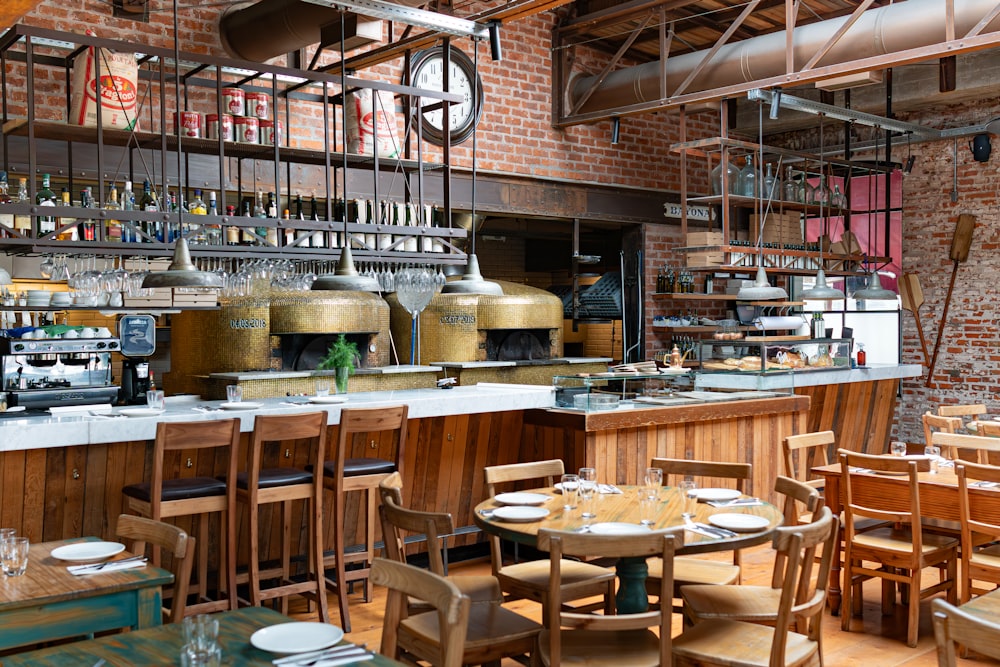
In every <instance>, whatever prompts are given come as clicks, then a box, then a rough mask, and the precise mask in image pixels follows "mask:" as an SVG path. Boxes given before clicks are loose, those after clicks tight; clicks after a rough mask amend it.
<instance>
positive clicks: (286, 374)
mask: <svg viewBox="0 0 1000 667" xmlns="http://www.w3.org/2000/svg"><path fill="white" fill-rule="evenodd" d="M440 370H441V368H440V367H439V366H412V365H409V364H401V365H399V366H378V367H375V368H356V369H355V370H354V374H355V375H389V374H395V373H437V372H438V371H440ZM321 375H333V371H238V372H232V373H209V374H208V375H206V376H204V377H209V378H212V379H213V380H230V381H233V382H245V381H248V380H278V379H284V378H307V377H317V376H321Z"/></svg>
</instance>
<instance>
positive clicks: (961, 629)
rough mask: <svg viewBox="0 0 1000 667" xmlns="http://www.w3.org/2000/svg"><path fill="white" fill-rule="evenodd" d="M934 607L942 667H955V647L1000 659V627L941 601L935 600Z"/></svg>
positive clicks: (935, 630) (939, 599) (939, 657)
mask: <svg viewBox="0 0 1000 667" xmlns="http://www.w3.org/2000/svg"><path fill="white" fill-rule="evenodd" d="M932 605H933V606H932V607H931V609H932V617H933V621H934V639H935V641H936V642H937V647H938V665H939V667H956V665H957V664H958V662H957V656H956V653H957V650H956V649H957V646H956V644H960V645H962V646H965V647H967V648H971V649H972V650H973V651H975V652H976V653H982V654H983V655H986V656H989V657H991V658H1000V624H997V623H993V622H991V621H989V620H987V619H986V618H983V617H981V616H977V615H974V614H971V613H969V612H967V611H965V610H964V609H962V608H959V607H955V606H954V605H950V604H948V602H947V601H946V600H943V599H941V598H937V599H935V600H933V601H932Z"/></svg>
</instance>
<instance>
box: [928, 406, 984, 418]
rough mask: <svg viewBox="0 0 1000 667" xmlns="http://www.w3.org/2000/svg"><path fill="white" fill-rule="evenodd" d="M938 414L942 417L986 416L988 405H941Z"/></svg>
mask: <svg viewBox="0 0 1000 667" xmlns="http://www.w3.org/2000/svg"><path fill="white" fill-rule="evenodd" d="M938 414H939V415H940V416H942V417H973V416H976V415H985V414H986V405H985V404H983V403H970V404H967V405H939V406H938Z"/></svg>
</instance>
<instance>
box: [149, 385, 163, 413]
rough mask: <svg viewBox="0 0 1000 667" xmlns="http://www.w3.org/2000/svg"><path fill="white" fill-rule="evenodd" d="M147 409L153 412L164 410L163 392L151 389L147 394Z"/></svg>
mask: <svg viewBox="0 0 1000 667" xmlns="http://www.w3.org/2000/svg"><path fill="white" fill-rule="evenodd" d="M146 407H148V408H150V409H152V410H162V409H163V390H162V389H150V390H149V391H147V392H146Z"/></svg>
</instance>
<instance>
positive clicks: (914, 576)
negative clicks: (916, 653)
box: [906, 567, 921, 648]
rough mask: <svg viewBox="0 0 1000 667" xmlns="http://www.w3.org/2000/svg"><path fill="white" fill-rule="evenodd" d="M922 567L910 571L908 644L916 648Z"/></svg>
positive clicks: (907, 623)
mask: <svg viewBox="0 0 1000 667" xmlns="http://www.w3.org/2000/svg"><path fill="white" fill-rule="evenodd" d="M920 588H921V587H920V569H919V567H918V568H917V569H916V570H914V571H913V572H911V573H910V604H909V614H908V615H907V621H906V645H907V646H909V647H910V648H916V646H917V635H918V634H919V632H920Z"/></svg>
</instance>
